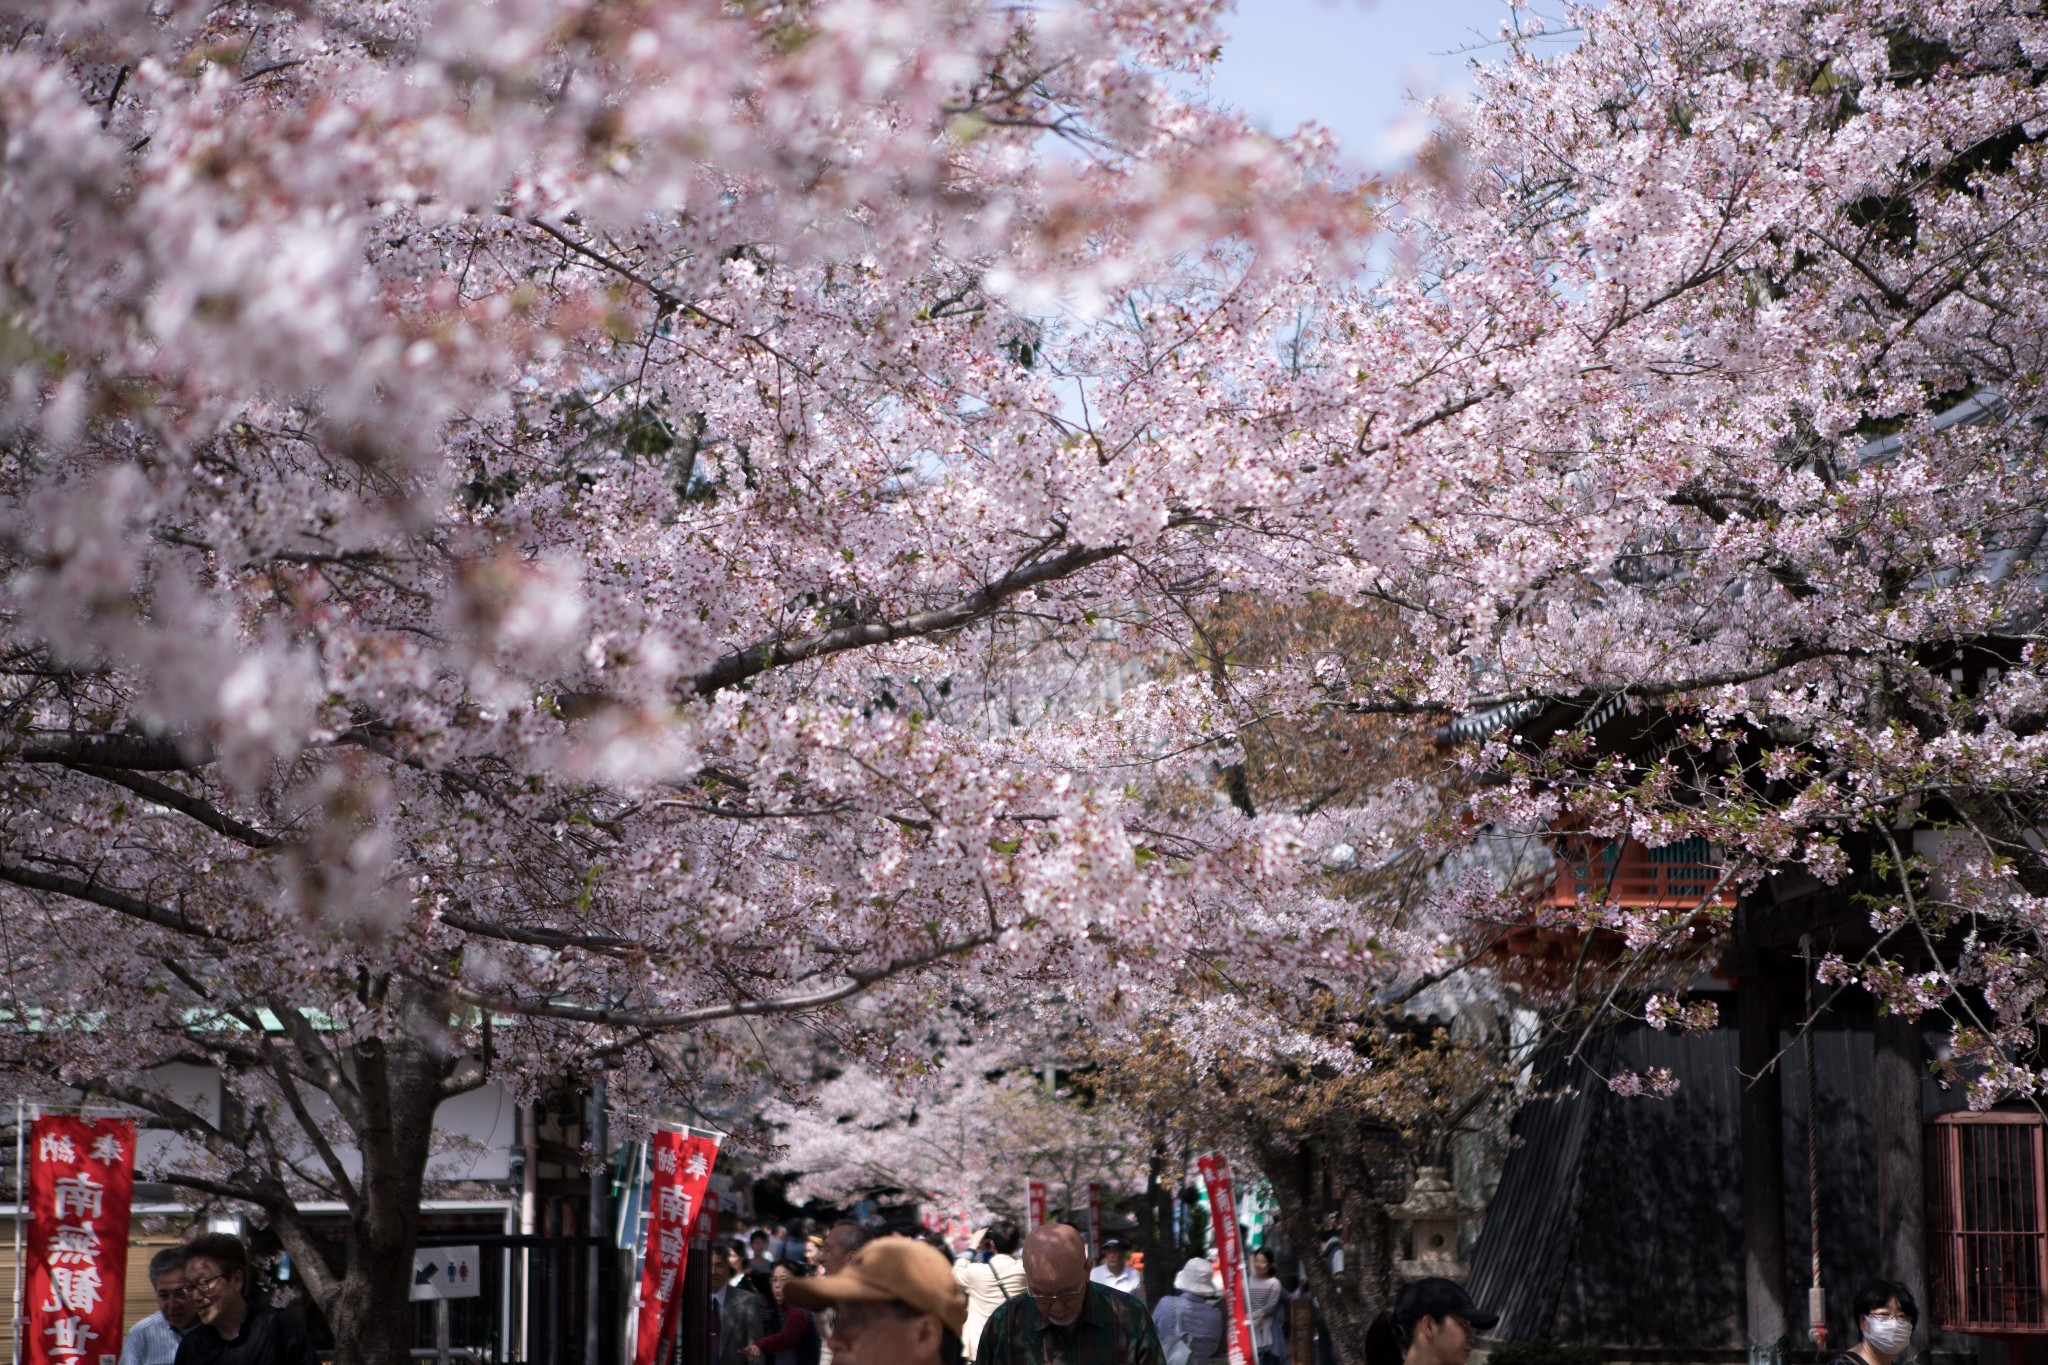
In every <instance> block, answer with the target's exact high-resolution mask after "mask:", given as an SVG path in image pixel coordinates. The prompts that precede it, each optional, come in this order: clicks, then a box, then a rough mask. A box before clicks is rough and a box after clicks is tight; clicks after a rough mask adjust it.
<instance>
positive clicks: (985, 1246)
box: [953, 1218, 1024, 1360]
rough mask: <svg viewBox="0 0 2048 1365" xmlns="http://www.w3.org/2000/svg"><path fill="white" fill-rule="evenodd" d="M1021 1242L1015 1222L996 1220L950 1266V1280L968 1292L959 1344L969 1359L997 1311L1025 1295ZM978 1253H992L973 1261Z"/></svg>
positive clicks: (972, 1356)
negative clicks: (983, 1258) (1020, 1252)
mask: <svg viewBox="0 0 2048 1365" xmlns="http://www.w3.org/2000/svg"><path fill="white" fill-rule="evenodd" d="M1023 1240H1024V1234H1023V1233H1022V1232H1020V1231H1018V1228H1017V1223H1016V1220H1015V1219H1012V1218H998V1219H996V1221H995V1222H993V1223H990V1224H989V1225H988V1226H987V1227H986V1228H984V1229H982V1231H981V1232H980V1233H979V1234H978V1235H977V1236H976V1237H975V1239H974V1241H973V1242H972V1243H971V1244H970V1245H969V1247H968V1254H967V1255H966V1256H963V1257H961V1258H960V1259H959V1260H958V1261H955V1262H954V1263H953V1278H954V1279H955V1280H957V1281H958V1282H959V1284H960V1287H961V1288H962V1289H964V1290H965V1291H967V1325H966V1326H965V1327H963V1328H961V1329H960V1343H961V1345H962V1346H963V1347H965V1348H966V1354H967V1358H968V1359H969V1360H972V1359H974V1348H975V1344H976V1343H977V1342H979V1341H980V1340H981V1329H982V1327H983V1326H984V1325H986V1324H987V1322H988V1320H989V1318H990V1317H992V1316H994V1314H995V1311H996V1309H998V1308H1001V1307H1002V1306H1003V1303H1004V1301H1005V1300H1007V1299H1014V1298H1016V1297H1017V1296H1018V1295H1019V1294H1022V1293H1023V1292H1024V1263H1023V1262H1022V1261H1020V1260H1018V1259H1017V1246H1018V1244H1019V1243H1021V1242H1022V1241H1023ZM978 1251H986V1252H989V1253H991V1254H990V1255H989V1258H988V1260H986V1261H978V1260H976V1259H975V1258H974V1254H973V1253H975V1252H978Z"/></svg>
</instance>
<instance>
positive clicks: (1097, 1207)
mask: <svg viewBox="0 0 2048 1365" xmlns="http://www.w3.org/2000/svg"><path fill="white" fill-rule="evenodd" d="M1088 1254H1089V1255H1090V1256H1100V1255H1101V1254H1102V1182H1101V1181H1100V1180H1091V1181H1089V1182H1088Z"/></svg>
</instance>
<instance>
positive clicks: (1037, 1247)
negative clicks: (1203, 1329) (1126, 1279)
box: [974, 1223, 1165, 1365]
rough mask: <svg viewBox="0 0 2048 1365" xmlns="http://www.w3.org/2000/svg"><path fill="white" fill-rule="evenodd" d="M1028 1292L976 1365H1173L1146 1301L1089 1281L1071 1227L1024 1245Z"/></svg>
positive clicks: (984, 1337)
mask: <svg viewBox="0 0 2048 1365" xmlns="http://www.w3.org/2000/svg"><path fill="white" fill-rule="evenodd" d="M1023 1260H1024V1288H1025V1292H1024V1293H1023V1294H1022V1295H1020V1296H1018V1297H1017V1298H1014V1299H1011V1300H1010V1301H1009V1302H1008V1303H1005V1304H1004V1305H1003V1306H1002V1307H1001V1308H998V1309H997V1310H996V1312H995V1314H994V1315H993V1316H992V1317H990V1318H989V1320H988V1326H986V1327H984V1328H983V1329H982V1333H981V1343H980V1345H979V1346H978V1347H977V1349H976V1351H975V1356H974V1360H975V1365H1165V1354H1164V1353H1163V1352H1162V1351H1161V1350H1160V1346H1159V1333H1158V1332H1157V1331H1156V1330H1155V1329H1154V1328H1153V1326H1152V1319H1151V1316H1150V1315H1149V1314H1147V1313H1146V1312H1145V1301H1144V1300H1143V1299H1140V1298H1137V1297H1135V1296H1134V1295H1131V1294H1126V1293H1124V1292H1123V1291H1122V1290H1121V1289H1112V1288H1110V1287H1109V1286H1108V1285H1106V1284H1102V1283H1100V1282H1097V1281H1094V1280H1090V1279H1089V1278H1088V1244H1087V1243H1086V1242H1084V1241H1082V1240H1081V1234H1080V1233H1078V1232H1076V1231H1075V1230H1074V1229H1073V1228H1071V1227H1068V1226H1067V1225H1066V1224H1065V1223H1047V1224H1045V1225H1044V1226H1042V1227H1039V1228H1036V1229H1034V1230H1033V1231H1032V1233H1031V1235H1030V1236H1029V1237H1026V1238H1025V1239H1024V1257H1023Z"/></svg>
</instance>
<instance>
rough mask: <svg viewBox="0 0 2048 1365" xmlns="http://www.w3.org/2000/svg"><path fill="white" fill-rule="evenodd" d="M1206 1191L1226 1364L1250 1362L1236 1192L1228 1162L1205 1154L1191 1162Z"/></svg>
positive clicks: (1249, 1364)
mask: <svg viewBox="0 0 2048 1365" xmlns="http://www.w3.org/2000/svg"><path fill="white" fill-rule="evenodd" d="M1195 1165H1196V1167H1197V1168H1198V1169H1200V1171H1201V1172H1202V1184H1203V1186H1204V1187H1206V1188H1207V1189H1208V1191H1209V1218H1210V1221H1211V1222H1212V1223H1213V1224H1214V1225H1215V1229H1216V1268H1217V1270H1219V1271H1220V1272H1222V1275H1223V1300H1224V1302H1225V1303H1228V1304H1229V1305H1230V1342H1229V1346H1230V1365H1252V1359H1253V1357H1252V1324H1251V1300H1250V1298H1249V1297H1248V1296H1247V1290H1248V1288H1249V1287H1248V1286H1247V1285H1246V1284H1245V1278H1244V1245H1243V1243H1242V1242H1241V1241H1240V1240H1239V1238H1238V1235H1237V1191H1236V1190H1235V1189H1234V1188H1232V1186H1231V1182H1230V1163H1229V1162H1227V1161H1225V1160H1224V1159H1223V1158H1222V1157H1220V1156H1205V1157H1203V1158H1202V1159H1201V1160H1200V1161H1198V1162H1196V1163H1195Z"/></svg>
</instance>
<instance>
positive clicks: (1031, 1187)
mask: <svg viewBox="0 0 2048 1365" xmlns="http://www.w3.org/2000/svg"><path fill="white" fill-rule="evenodd" d="M1046 1202H1047V1201H1046V1193H1045V1182H1044V1181H1043V1180H1027V1181H1025V1182H1024V1223H1025V1227H1024V1230H1025V1231H1026V1232H1029V1231H1031V1230H1032V1229H1033V1228H1041V1227H1044V1226H1045V1218H1046Z"/></svg>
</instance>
